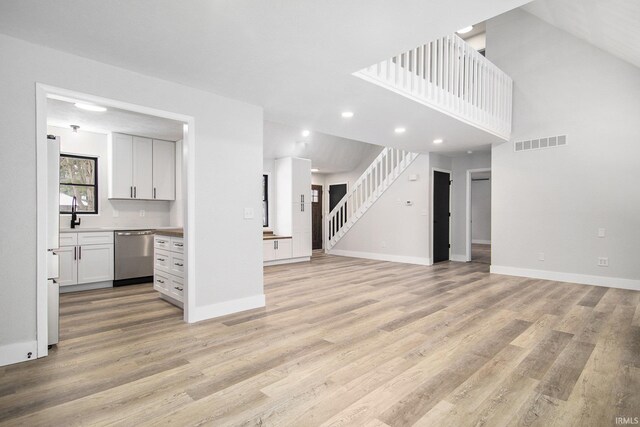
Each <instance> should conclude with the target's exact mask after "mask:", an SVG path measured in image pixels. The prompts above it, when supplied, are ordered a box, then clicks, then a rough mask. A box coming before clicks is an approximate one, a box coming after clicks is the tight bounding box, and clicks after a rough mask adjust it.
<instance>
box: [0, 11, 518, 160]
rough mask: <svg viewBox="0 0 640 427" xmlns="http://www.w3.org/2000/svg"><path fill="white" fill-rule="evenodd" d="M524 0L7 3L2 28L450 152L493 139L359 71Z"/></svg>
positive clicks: (0, 14) (332, 130)
mask: <svg viewBox="0 0 640 427" xmlns="http://www.w3.org/2000/svg"><path fill="white" fill-rule="evenodd" d="M526 2H527V0H485V1H481V2H479V1H476V0H458V1H456V2H455V3H454V2H451V1H449V0H404V1H402V2H390V1H385V0H350V1H342V0H324V1H317V0H295V1H293V0H291V1H285V0H272V1H255V0H226V1H225V0H217V1H216V0H190V1H189V2H188V3H187V4H185V2H178V1H172V0H137V1H134V2H124V1H118V2H115V1H103V0H56V1H55V2H47V1H42V0H5V1H2V2H1V3H0V32H2V33H5V34H8V35H11V36H13V37H18V38H22V39H25V40H28V41H31V42H34V43H38V44H42V45H46V46H50V47H53V48H56V49H60V50H63V51H67V52H71V53H74V54H77V55H80V56H84V57H87V58H91V59H95V60H98V61H102V62H105V63H109V64H113V65H116V66H121V67H124V68H127V69H130V70H134V71H137V72H140V73H143V74H147V75H152V76H157V77H160V78H164V79H167V80H172V81H175V82H179V83H183V84H185V85H189V86H192V87H197V88H200V89H203V90H207V91H211V92H215V93H218V94H221V95H226V96H229V97H231V98H235V99H239V100H244V101H247V102H250V103H253V104H256V105H260V106H263V107H264V108H265V118H266V119H267V120H271V121H274V122H278V123H286V124H289V125H291V126H295V127H298V128H302V127H305V128H310V129H312V130H314V131H317V132H323V133H327V134H331V135H338V136H341V137H345V138H349V139H354V140H358V141H366V142H370V143H375V144H379V145H390V146H399V147H402V148H407V149H419V150H420V151H427V150H430V149H431V148H432V147H431V146H430V141H431V140H433V139H434V138H436V137H439V138H444V139H445V140H446V143H445V144H442V146H439V147H437V149H438V150H441V151H447V150H461V149H464V148H466V147H475V146H476V145H478V144H488V143H491V142H495V140H496V138H494V137H490V136H488V135H487V134H486V133H484V132H481V131H478V130H476V129H475V128H473V129H467V128H470V126H467V125H462V124H461V123H460V122H458V121H455V120H454V121H452V120H453V119H447V118H444V116H443V115H441V114H437V115H435V114H432V112H431V110H430V109H429V108H427V107H424V106H422V105H419V104H417V103H415V102H413V101H409V100H406V99H404V98H403V97H401V96H399V95H396V94H393V93H391V92H389V91H386V90H385V89H382V88H379V87H376V86H375V85H372V84H369V83H366V82H364V81H362V80H360V79H358V78H356V77H353V76H352V75H351V74H352V73H353V72H355V71H357V70H359V69H362V68H364V67H365V66H368V65H371V64H374V63H377V62H379V61H381V60H383V59H385V58H388V57H391V56H392V55H395V54H397V53H399V52H402V51H405V50H408V49H411V48H413V47H415V46H418V45H419V44H421V43H424V42H426V41H429V40H433V39H436V38H437V37H440V36H442V35H445V34H450V33H453V32H454V31H456V30H458V29H460V28H462V27H465V26H467V25H469V24H473V23H477V22H482V21H485V20H486V19H488V18H491V17H493V16H495V15H498V14H500V13H503V12H506V11H508V10H510V9H513V8H515V7H519V6H521V5H522V4H524V3H526ZM346 109H349V110H352V111H354V112H355V114H356V115H355V117H353V118H352V119H351V120H349V121H346V120H344V119H342V118H341V117H340V112H341V111H343V110H346ZM400 125H402V126H404V127H406V128H407V133H406V134H404V135H402V137H401V138H397V137H396V136H395V135H394V134H393V129H394V127H396V126H400Z"/></svg>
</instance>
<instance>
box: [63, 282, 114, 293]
mask: <svg viewBox="0 0 640 427" xmlns="http://www.w3.org/2000/svg"><path fill="white" fill-rule="evenodd" d="M107 288H113V282H112V281H111V280H109V281H106V282H94V283H83V284H81V285H69V286H60V293H61V294H66V293H69V292H78V291H91V290H94V289H107Z"/></svg>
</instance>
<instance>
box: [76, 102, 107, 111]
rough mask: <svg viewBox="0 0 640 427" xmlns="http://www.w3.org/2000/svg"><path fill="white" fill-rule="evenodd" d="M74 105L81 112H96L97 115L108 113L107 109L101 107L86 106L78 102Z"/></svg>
mask: <svg viewBox="0 0 640 427" xmlns="http://www.w3.org/2000/svg"><path fill="white" fill-rule="evenodd" d="M74 105H75V106H76V107H78V108H80V109H81V110H87V111H95V112H97V113H102V112H105V111H107V109H106V108H105V107H101V106H99V105H93V104H85V103H83V102H76V103H75V104H74Z"/></svg>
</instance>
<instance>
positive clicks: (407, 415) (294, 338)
mask: <svg viewBox="0 0 640 427" xmlns="http://www.w3.org/2000/svg"><path fill="white" fill-rule="evenodd" d="M487 270H488V266H487V265H484V264H479V263H467V264H463V263H443V264H439V265H437V266H434V267H422V266H413V265H406V264H395V263H388V262H379V261H368V260H356V259H351V258H342V257H332V256H314V258H313V260H312V261H311V263H306V264H299V265H288V266H276V267H268V268H265V283H266V295H267V303H268V305H267V308H266V309H260V310H254V311H251V312H246V313H241V314H236V315H233V316H227V317H225V318H221V319H217V320H212V321H206V322H201V323H197V324H193V325H187V324H184V323H182V321H181V313H180V312H179V311H178V310H177V309H176V308H174V307H173V306H171V305H169V304H166V303H165V302H163V301H161V300H160V299H159V298H157V296H156V294H155V293H154V292H153V291H152V290H151V287H150V285H137V286H129V287H125V288H117V289H113V290H98V291H90V292H84V293H77V294H66V295H63V296H62V297H61V313H62V318H61V322H62V327H61V337H62V341H61V343H60V345H59V346H58V348H57V349H54V350H53V351H52V354H51V356H50V357H47V358H44V359H40V360H37V361H34V362H28V363H22V364H17V365H13V366H8V367H4V368H0V374H1V379H0V422H2V423H6V424H9V425H14V424H16V425H17V424H22V425H29V426H37V425H55V426H64V425H105V424H115V425H136V426H137V425H149V426H151V425H153V426H156V425H177V426H182V425H196V424H197V425H215V426H223V425H234V426H236V425H293V426H312V425H344V426H384V425H389V426H402V425H423V426H427V425H433V426H467V425H469V426H476V425H479V426H499V425H528V426H554V425H555V426H572V425H575V426H608V425H615V417H617V416H620V417H636V416H640V309H639V308H638V307H639V306H640V305H639V304H640V293H639V292H633V291H625V290H618V289H607V288H599V287H592V286H581V285H573V284H565V283H557V282H550V281H542V280H532V279H522V278H515V277H508V276H497V275H489V274H488V272H487Z"/></svg>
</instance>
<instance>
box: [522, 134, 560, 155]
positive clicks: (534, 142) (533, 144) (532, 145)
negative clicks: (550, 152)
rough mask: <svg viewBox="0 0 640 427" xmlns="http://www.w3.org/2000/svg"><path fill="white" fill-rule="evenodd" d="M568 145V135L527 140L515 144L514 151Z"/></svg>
mask: <svg viewBox="0 0 640 427" xmlns="http://www.w3.org/2000/svg"><path fill="white" fill-rule="evenodd" d="M563 145H567V135H558V136H549V137H547V138H538V139H527V140H525V141H516V142H514V143H513V150H514V151H529V150H540V149H542V148H555V147H562V146H563Z"/></svg>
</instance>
